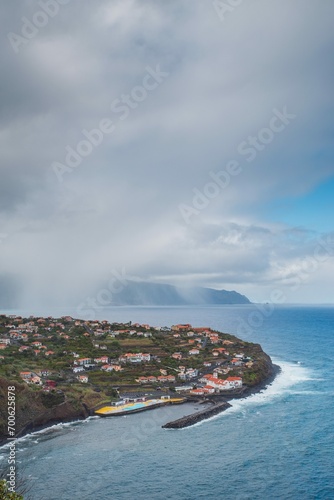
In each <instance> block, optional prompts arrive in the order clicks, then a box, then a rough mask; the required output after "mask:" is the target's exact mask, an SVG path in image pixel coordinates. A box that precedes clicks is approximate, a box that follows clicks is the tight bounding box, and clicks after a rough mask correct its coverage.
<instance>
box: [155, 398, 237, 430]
mask: <svg viewBox="0 0 334 500" xmlns="http://www.w3.org/2000/svg"><path fill="white" fill-rule="evenodd" d="M230 406H232V405H230V404H229V403H227V402H226V401H224V402H223V403H219V404H215V405H213V406H210V408H206V409H205V410H201V411H198V412H197V413H193V414H192V415H187V416H185V417H182V418H179V419H177V420H173V422H168V423H167V424H165V425H163V426H162V428H163V429H183V428H184V427H189V426H190V425H194V424H197V423H198V422H201V421H202V420H205V419H207V418H210V417H213V416H214V415H218V413H221V412H223V411H225V410H227V408H230Z"/></svg>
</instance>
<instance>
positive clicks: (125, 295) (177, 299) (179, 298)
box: [113, 281, 250, 306]
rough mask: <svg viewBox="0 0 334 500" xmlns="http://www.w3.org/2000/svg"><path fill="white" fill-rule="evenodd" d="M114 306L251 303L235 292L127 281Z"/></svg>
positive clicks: (114, 298)
mask: <svg viewBox="0 0 334 500" xmlns="http://www.w3.org/2000/svg"><path fill="white" fill-rule="evenodd" d="M113 304H114V305H129V306H134V305H138V306H142V305H153V306H174V305H175V306H184V305H210V304H212V305H214V304H250V301H249V299H248V298H247V297H245V295H241V294H240V293H238V292H235V291H227V290H214V289H212V288H201V287H176V286H173V285H165V284H160V283H146V282H136V281H127V282H126V285H125V286H124V288H123V289H122V290H121V291H120V292H118V293H116V294H113Z"/></svg>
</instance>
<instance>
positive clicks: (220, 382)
mask: <svg viewBox="0 0 334 500" xmlns="http://www.w3.org/2000/svg"><path fill="white" fill-rule="evenodd" d="M199 382H201V383H203V384H205V385H204V386H203V387H198V388H197V389H192V390H191V391H190V393H191V394H193V395H197V396H199V395H205V394H213V393H215V392H221V391H230V390H234V389H240V388H241V387H242V378H241V377H227V378H226V379H220V378H219V377H218V374H217V372H214V373H213V374H208V375H204V376H203V377H202V378H200V379H199Z"/></svg>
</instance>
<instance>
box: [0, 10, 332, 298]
mask: <svg viewBox="0 0 334 500" xmlns="http://www.w3.org/2000/svg"><path fill="white" fill-rule="evenodd" d="M238 3H239V5H238V6H234V7H232V6H231V5H232V4H234V5H236V4H238ZM42 4H44V10H43V8H42V7H41V5H42ZM333 17H334V3H333V1H332V0H322V1H321V2H315V1H313V0H271V1H270V2H268V0H247V1H243V2H242V1H240V2H236V1H235V0H234V1H233V2H232V0H226V2H223V1H221V2H216V5H215V3H214V2H213V1H212V0H175V1H174V0H169V1H166V0H94V2H92V1H90V0H81V1H79V0H57V1H56V0H50V3H48V2H47V1H46V0H45V1H42V0H40V1H32V0H21V1H19V2H16V1H5V0H3V1H2V2H1V4H0V19H1V21H0V22H1V34H2V43H1V48H0V51H1V53H0V55H1V79H0V91H1V93H0V96H1V103H0V106H1V113H0V127H1V128H0V151H1V185H0V256H1V261H0V276H2V277H3V279H5V281H3V283H8V280H9V281H10V280H15V283H18V284H19V290H20V301H21V302H20V304H21V305H22V306H25V307H29V304H36V303H43V304H52V305H57V304H63V303H64V302H66V301H67V300H72V301H73V300H75V298H76V297H79V296H80V294H82V292H83V291H85V293H86V291H87V293H89V290H90V289H92V288H94V287H96V286H98V284H99V283H100V282H101V280H105V279H107V278H108V276H109V275H110V273H115V272H121V273H122V272H123V273H124V272H125V273H126V275H127V276H133V277H136V278H137V279H144V280H150V281H154V282H162V283H171V284H178V285H181V284H192V283H193V284H196V285H203V286H211V287H213V288H224V289H227V290H232V289H235V290H237V291H239V292H240V293H243V294H246V295H247V296H248V297H249V298H250V300H252V301H269V300H270V297H271V293H272V291H273V290H276V289H279V290H281V291H282V292H283V293H284V295H285V296H286V300H287V301H288V302H293V303H297V302H306V303H316V302H317V303H318V302H322V303H329V302H334V287H333V275H334V257H333V255H334V221H333V214H334V210H333V209H334V202H333V199H334V196H333V194H334V165H333V88H334V85H333V84H334V82H333V80H334V78H333V53H334V37H333ZM99 128H100V131H96V130H93V129H99ZM101 130H102V131H101ZM92 131H93V132H92ZM83 141H84V142H83ZM89 141H90V142H89ZM92 142H94V144H92ZM74 165H77V166H74Z"/></svg>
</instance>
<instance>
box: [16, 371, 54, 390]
mask: <svg viewBox="0 0 334 500" xmlns="http://www.w3.org/2000/svg"><path fill="white" fill-rule="evenodd" d="M49 375H50V372H49V371H48V370H40V371H38V372H37V373H36V372H32V371H22V372H20V377H21V379H22V380H23V381H24V382H26V383H27V384H31V385H38V386H42V387H43V389H44V390H45V391H50V390H52V389H54V388H55V387H56V386H57V383H56V382H55V381H54V380H48V379H47V377H48V376H49Z"/></svg>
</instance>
